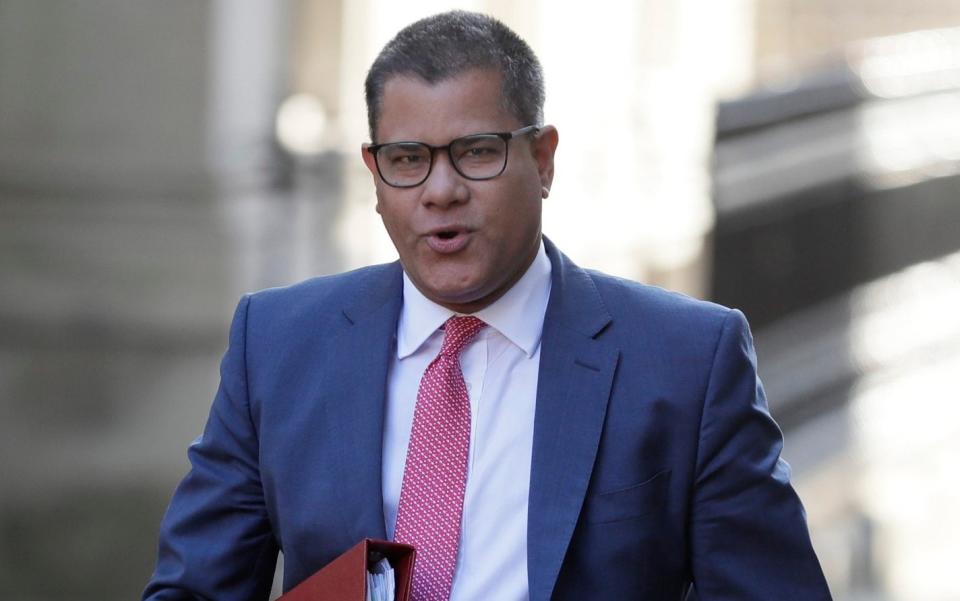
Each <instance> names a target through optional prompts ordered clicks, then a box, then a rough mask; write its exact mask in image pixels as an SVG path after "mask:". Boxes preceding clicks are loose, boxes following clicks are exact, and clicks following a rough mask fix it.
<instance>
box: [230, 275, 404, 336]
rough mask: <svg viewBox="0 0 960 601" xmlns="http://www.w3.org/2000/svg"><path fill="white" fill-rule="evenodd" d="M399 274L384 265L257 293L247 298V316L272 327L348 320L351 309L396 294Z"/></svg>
mask: <svg viewBox="0 0 960 601" xmlns="http://www.w3.org/2000/svg"><path fill="white" fill-rule="evenodd" d="M401 274H402V270H401V268H400V266H399V263H385V264H382V265H372V266H369V267H362V268H360V269H355V270H353V271H347V272H343V273H338V274H334V275H326V276H319V277H314V278H310V279H308V280H304V281H302V282H298V283H295V284H291V285H288V286H280V287H275V288H267V289H264V290H259V291H257V292H252V293H249V294H248V295H247V296H248V297H249V307H250V308H249V312H250V316H251V318H252V317H254V316H256V317H258V319H264V318H265V319H268V320H270V322H271V323H272V325H273V326H274V327H276V326H279V325H281V324H295V323H303V320H304V319H308V320H312V321H316V320H318V319H320V320H323V319H331V318H334V319H336V318H339V319H342V318H343V316H344V315H345V314H346V315H347V318H348V319H349V317H350V316H349V313H350V312H351V310H352V309H359V310H360V311H363V310H365V308H375V307H377V306H379V305H381V304H383V303H384V302H387V301H388V300H389V299H390V298H391V297H392V296H393V295H395V294H397V293H398V292H399V291H400V289H401V288H400V285H401V282H402V279H401V277H402V276H401Z"/></svg>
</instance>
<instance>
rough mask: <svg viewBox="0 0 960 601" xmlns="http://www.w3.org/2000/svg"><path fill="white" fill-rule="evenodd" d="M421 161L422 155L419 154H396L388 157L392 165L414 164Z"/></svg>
mask: <svg viewBox="0 0 960 601" xmlns="http://www.w3.org/2000/svg"><path fill="white" fill-rule="evenodd" d="M422 161H423V156H422V155H419V154H398V155H394V156H392V157H390V162H391V163H393V164H394V165H416V164H417V163H420V162H422Z"/></svg>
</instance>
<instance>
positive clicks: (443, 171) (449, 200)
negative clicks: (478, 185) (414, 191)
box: [421, 150, 469, 207]
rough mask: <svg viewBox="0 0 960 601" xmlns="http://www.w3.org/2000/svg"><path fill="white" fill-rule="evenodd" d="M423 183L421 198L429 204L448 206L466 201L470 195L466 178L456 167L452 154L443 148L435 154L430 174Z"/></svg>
mask: <svg viewBox="0 0 960 601" xmlns="http://www.w3.org/2000/svg"><path fill="white" fill-rule="evenodd" d="M422 185H423V186H424V189H423V194H422V195H421V199H422V202H423V203H424V204H427V205H435V206H439V207H447V206H449V205H452V204H458V203H461V202H465V201H466V200H467V198H468V197H469V190H468V189H467V180H466V178H465V177H463V176H462V175H460V173H459V172H458V171H457V170H456V168H454V166H453V163H452V162H451V161H450V155H449V154H448V153H446V152H444V151H442V150H441V151H439V152H437V153H436V154H435V155H434V157H433V167H432V168H431V170H430V176H429V177H428V178H427V181H425V182H423V184H422Z"/></svg>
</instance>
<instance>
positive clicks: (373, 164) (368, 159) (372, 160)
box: [360, 142, 378, 181]
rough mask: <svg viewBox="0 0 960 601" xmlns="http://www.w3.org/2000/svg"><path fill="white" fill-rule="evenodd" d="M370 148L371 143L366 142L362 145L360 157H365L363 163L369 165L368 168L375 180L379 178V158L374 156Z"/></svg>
mask: <svg viewBox="0 0 960 601" xmlns="http://www.w3.org/2000/svg"><path fill="white" fill-rule="evenodd" d="M368 148H370V144H368V143H366V142H364V143H363V144H361V145H360V158H362V159H363V164H364V165H366V166H367V169H369V170H370V175H372V176H373V179H374V181H376V179H377V175H378V173H377V159H376V157H374V156H373V153H372V152H370V151H369V150H367V149H368Z"/></svg>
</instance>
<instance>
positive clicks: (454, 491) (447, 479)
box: [394, 316, 486, 601]
mask: <svg viewBox="0 0 960 601" xmlns="http://www.w3.org/2000/svg"><path fill="white" fill-rule="evenodd" d="M485 325H486V324H485V323H483V322H482V321H480V320H479V319H477V318H476V317H469V316H467V317H451V318H450V319H449V320H447V323H446V326H445V327H444V335H443V347H442V348H441V349H440V354H439V355H437V357H436V358H435V359H434V360H433V361H432V362H431V363H430V365H429V366H428V367H427V371H425V372H424V373H423V378H422V379H421V380H420V391H419V392H418V393H417V406H416V409H415V410H414V413H413V429H412V430H411V432H410V445H409V446H408V447H407V463H406V466H405V467H404V470H403V485H402V486H401V487H400V505H399V508H398V509H397V528H396V535H395V536H394V538H395V539H396V540H397V542H401V543H408V544H411V545H414V546H415V547H416V548H417V564H416V568H415V570H414V573H413V601H447V600H448V599H449V598H450V589H451V588H452V587H453V572H454V569H455V568H456V565H457V548H458V547H459V545H460V518H461V516H462V515H463V493H464V491H465V490H466V486H467V456H468V454H469V451H470V397H469V396H468V395H467V387H466V384H464V382H463V373H462V372H461V371H460V351H462V350H463V348H464V347H465V346H466V345H467V343H468V342H470V340H471V339H472V338H473V337H474V336H476V335H477V332H479V331H480V330H481V329H482V328H483V327H484V326H485Z"/></svg>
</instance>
